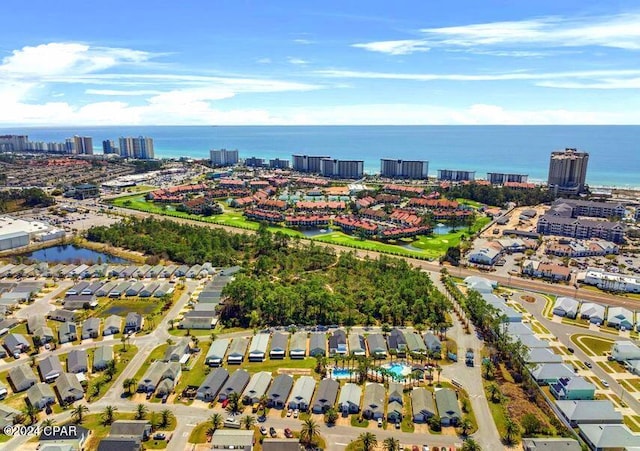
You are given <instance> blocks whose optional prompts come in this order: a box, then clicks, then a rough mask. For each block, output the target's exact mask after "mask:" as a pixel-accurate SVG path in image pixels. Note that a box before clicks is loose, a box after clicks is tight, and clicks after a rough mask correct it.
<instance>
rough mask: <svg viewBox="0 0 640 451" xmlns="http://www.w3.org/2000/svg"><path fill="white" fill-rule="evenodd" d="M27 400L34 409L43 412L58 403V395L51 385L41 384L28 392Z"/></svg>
mask: <svg viewBox="0 0 640 451" xmlns="http://www.w3.org/2000/svg"><path fill="white" fill-rule="evenodd" d="M27 400H28V401H29V404H31V405H32V406H33V407H35V408H36V409H38V410H42V409H44V408H45V407H47V406H49V405H51V404H54V403H55V402H56V395H55V394H54V393H53V390H52V389H51V386H50V385H47V384H45V383H44V382H40V383H38V384H35V385H34V386H33V387H31V388H30V389H29V390H27Z"/></svg>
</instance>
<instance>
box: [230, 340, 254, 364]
mask: <svg viewBox="0 0 640 451" xmlns="http://www.w3.org/2000/svg"><path fill="white" fill-rule="evenodd" d="M248 346H249V339H248V338H242V337H240V338H234V339H233V341H232V342H231V346H230V347H229V353H228V354H227V363H229V364H235V365H239V364H241V363H242V362H243V361H244V356H245V354H246V353H247V347H248Z"/></svg>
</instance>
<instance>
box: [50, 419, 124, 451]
mask: <svg viewBox="0 0 640 451" xmlns="http://www.w3.org/2000/svg"><path fill="white" fill-rule="evenodd" d="M74 426H75V427H74V428H70V427H66V428H62V427H60V428H52V429H47V430H43V431H42V433H41V434H40V437H39V440H40V444H39V448H38V449H40V450H42V451H67V449H68V450H69V451H76V450H83V449H86V448H87V446H86V445H87V440H88V438H89V434H91V431H89V430H88V429H86V428H83V427H82V426H80V425H74ZM65 447H68V448H65ZM123 450H124V449H123V448H120V449H119V450H118V451H123Z"/></svg>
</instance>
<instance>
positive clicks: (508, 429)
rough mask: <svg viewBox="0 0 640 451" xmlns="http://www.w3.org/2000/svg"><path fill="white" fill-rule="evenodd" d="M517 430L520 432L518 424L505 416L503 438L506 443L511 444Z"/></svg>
mask: <svg viewBox="0 0 640 451" xmlns="http://www.w3.org/2000/svg"><path fill="white" fill-rule="evenodd" d="M518 432H520V426H518V424H517V423H516V422H515V421H513V420H512V419H511V418H510V417H507V418H506V420H505V423H504V440H505V441H506V442H507V443H508V444H512V443H513V442H514V438H515V436H516V434H517V433H518Z"/></svg>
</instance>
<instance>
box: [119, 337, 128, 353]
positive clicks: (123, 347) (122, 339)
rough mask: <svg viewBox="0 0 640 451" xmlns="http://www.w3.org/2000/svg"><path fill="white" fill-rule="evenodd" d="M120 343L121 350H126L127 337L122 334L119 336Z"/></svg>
mask: <svg viewBox="0 0 640 451" xmlns="http://www.w3.org/2000/svg"><path fill="white" fill-rule="evenodd" d="M120 343H122V350H123V351H125V352H126V351H127V337H126V336H125V335H124V334H123V335H122V337H120Z"/></svg>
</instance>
